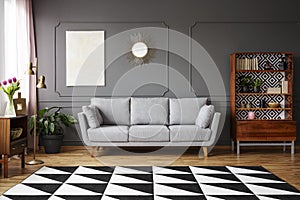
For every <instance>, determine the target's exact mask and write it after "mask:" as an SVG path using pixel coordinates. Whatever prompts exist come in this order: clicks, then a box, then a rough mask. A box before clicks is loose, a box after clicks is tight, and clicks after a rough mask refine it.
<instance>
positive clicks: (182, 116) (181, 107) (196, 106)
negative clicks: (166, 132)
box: [169, 97, 207, 125]
mask: <svg viewBox="0 0 300 200" xmlns="http://www.w3.org/2000/svg"><path fill="white" fill-rule="evenodd" d="M169 102H170V124H172V125H173V124H195V121H196V118H197V115H198V113H199V110H200V108H201V107H202V106H203V105H205V104H206V102H207V98H204V97H203V98H179V99H174V98H171V99H170V100H169Z"/></svg>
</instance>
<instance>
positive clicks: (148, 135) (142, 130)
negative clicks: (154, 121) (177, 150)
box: [129, 125, 170, 142]
mask: <svg viewBox="0 0 300 200" xmlns="http://www.w3.org/2000/svg"><path fill="white" fill-rule="evenodd" d="M168 141H170V134H169V129H168V127H166V126H164V125H135V126H131V127H130V128H129V142H168Z"/></svg>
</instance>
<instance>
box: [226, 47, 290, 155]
mask: <svg viewBox="0 0 300 200" xmlns="http://www.w3.org/2000/svg"><path fill="white" fill-rule="evenodd" d="M293 68H294V64H293V54H292V53H290V52H245V53H233V54H231V57H230V69H231V77H230V120H231V139H232V148H233V149H234V145H235V144H236V146H237V148H236V149H237V154H239V153H240V146H261V145H266V146H276V145H282V146H284V148H285V146H291V154H294V143H295V140H296V121H294V119H293ZM244 77H248V78H249V77H250V79H251V80H252V81H253V80H256V79H259V80H260V81H262V83H261V86H260V90H259V91H254V90H253V88H251V87H252V86H250V90H249V91H245V90H244V89H243V88H242V84H241V81H245V79H243V78H244ZM270 102H273V103H279V106H278V107H269V106H267V104H268V103H270ZM249 112H251V115H252V117H253V116H255V118H254V119H252V118H251V117H249V116H250V115H249Z"/></svg>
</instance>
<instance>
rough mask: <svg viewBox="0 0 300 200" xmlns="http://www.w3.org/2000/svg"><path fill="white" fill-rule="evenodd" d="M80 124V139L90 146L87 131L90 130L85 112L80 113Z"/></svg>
mask: <svg viewBox="0 0 300 200" xmlns="http://www.w3.org/2000/svg"><path fill="white" fill-rule="evenodd" d="M78 122H79V126H80V132H81V134H80V138H81V140H82V141H83V143H84V144H85V145H88V144H89V138H88V134H87V130H88V129H89V128H90V127H89V124H88V122H87V119H86V116H85V114H84V113H83V112H80V113H78Z"/></svg>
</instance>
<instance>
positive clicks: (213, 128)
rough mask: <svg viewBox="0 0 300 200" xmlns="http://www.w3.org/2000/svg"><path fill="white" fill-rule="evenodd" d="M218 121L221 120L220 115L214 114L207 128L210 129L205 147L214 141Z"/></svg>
mask: <svg viewBox="0 0 300 200" xmlns="http://www.w3.org/2000/svg"><path fill="white" fill-rule="evenodd" d="M220 119H221V113H220V112H215V114H214V117H213V120H212V122H211V124H210V126H209V128H210V129H211V136H210V139H209V141H208V142H207V143H206V145H205V146H211V145H213V144H214V142H215V141H216V138H217V133H218V128H219V123H220Z"/></svg>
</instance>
